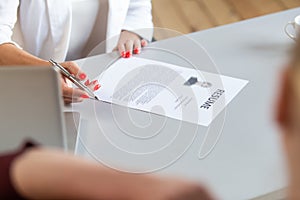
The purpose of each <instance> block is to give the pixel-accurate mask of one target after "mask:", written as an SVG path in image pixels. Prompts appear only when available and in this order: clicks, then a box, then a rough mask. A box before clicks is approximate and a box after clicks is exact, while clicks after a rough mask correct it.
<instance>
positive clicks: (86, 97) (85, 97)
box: [80, 94, 90, 99]
mask: <svg viewBox="0 0 300 200" xmlns="http://www.w3.org/2000/svg"><path fill="white" fill-rule="evenodd" d="M80 97H81V98H84V99H88V98H90V97H89V96H88V95H86V94H83V95H81V96H80Z"/></svg>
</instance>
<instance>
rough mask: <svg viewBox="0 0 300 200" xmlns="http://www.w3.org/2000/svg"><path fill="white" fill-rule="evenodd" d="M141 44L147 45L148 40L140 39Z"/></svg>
mask: <svg viewBox="0 0 300 200" xmlns="http://www.w3.org/2000/svg"><path fill="white" fill-rule="evenodd" d="M141 44H142V47H145V46H147V45H148V42H147V41H146V40H144V39H143V40H142V41H141Z"/></svg>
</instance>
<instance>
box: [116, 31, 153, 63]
mask: <svg viewBox="0 0 300 200" xmlns="http://www.w3.org/2000/svg"><path fill="white" fill-rule="evenodd" d="M147 45H148V42H147V41H146V40H144V39H141V38H140V36H138V35H137V34H135V33H133V32H130V31H125V30H124V31H122V32H121V34H120V38H119V41H118V45H117V47H116V49H117V50H118V51H119V53H120V55H121V56H122V57H123V58H130V57H131V56H132V54H139V53H140V52H141V50H142V47H145V46H147Z"/></svg>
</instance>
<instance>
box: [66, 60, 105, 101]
mask: <svg viewBox="0 0 300 200" xmlns="http://www.w3.org/2000/svg"><path fill="white" fill-rule="evenodd" d="M61 65H62V66H63V67H64V68H65V69H67V70H68V71H69V72H70V73H71V74H72V75H74V76H75V77H76V78H78V79H79V80H80V81H85V82H84V84H85V85H86V86H88V87H89V88H90V89H91V90H92V91H96V90H98V89H99V88H100V84H99V83H98V81H97V80H94V81H90V80H89V79H87V75H86V74H85V73H84V72H83V71H82V70H80V68H79V66H78V65H77V64H76V63H75V62H72V61H67V62H64V63H61ZM61 85H62V92H63V98H64V102H65V104H70V103H72V102H73V103H75V102H81V101H83V99H86V98H89V95H88V94H87V93H86V92H85V91H83V90H81V89H79V88H72V87H70V86H69V85H68V83H67V80H66V78H65V77H63V76H62V80H61Z"/></svg>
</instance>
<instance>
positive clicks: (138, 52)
mask: <svg viewBox="0 0 300 200" xmlns="http://www.w3.org/2000/svg"><path fill="white" fill-rule="evenodd" d="M133 53H134V54H140V53H141V51H140V49H139V48H135V49H134V50H133Z"/></svg>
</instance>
